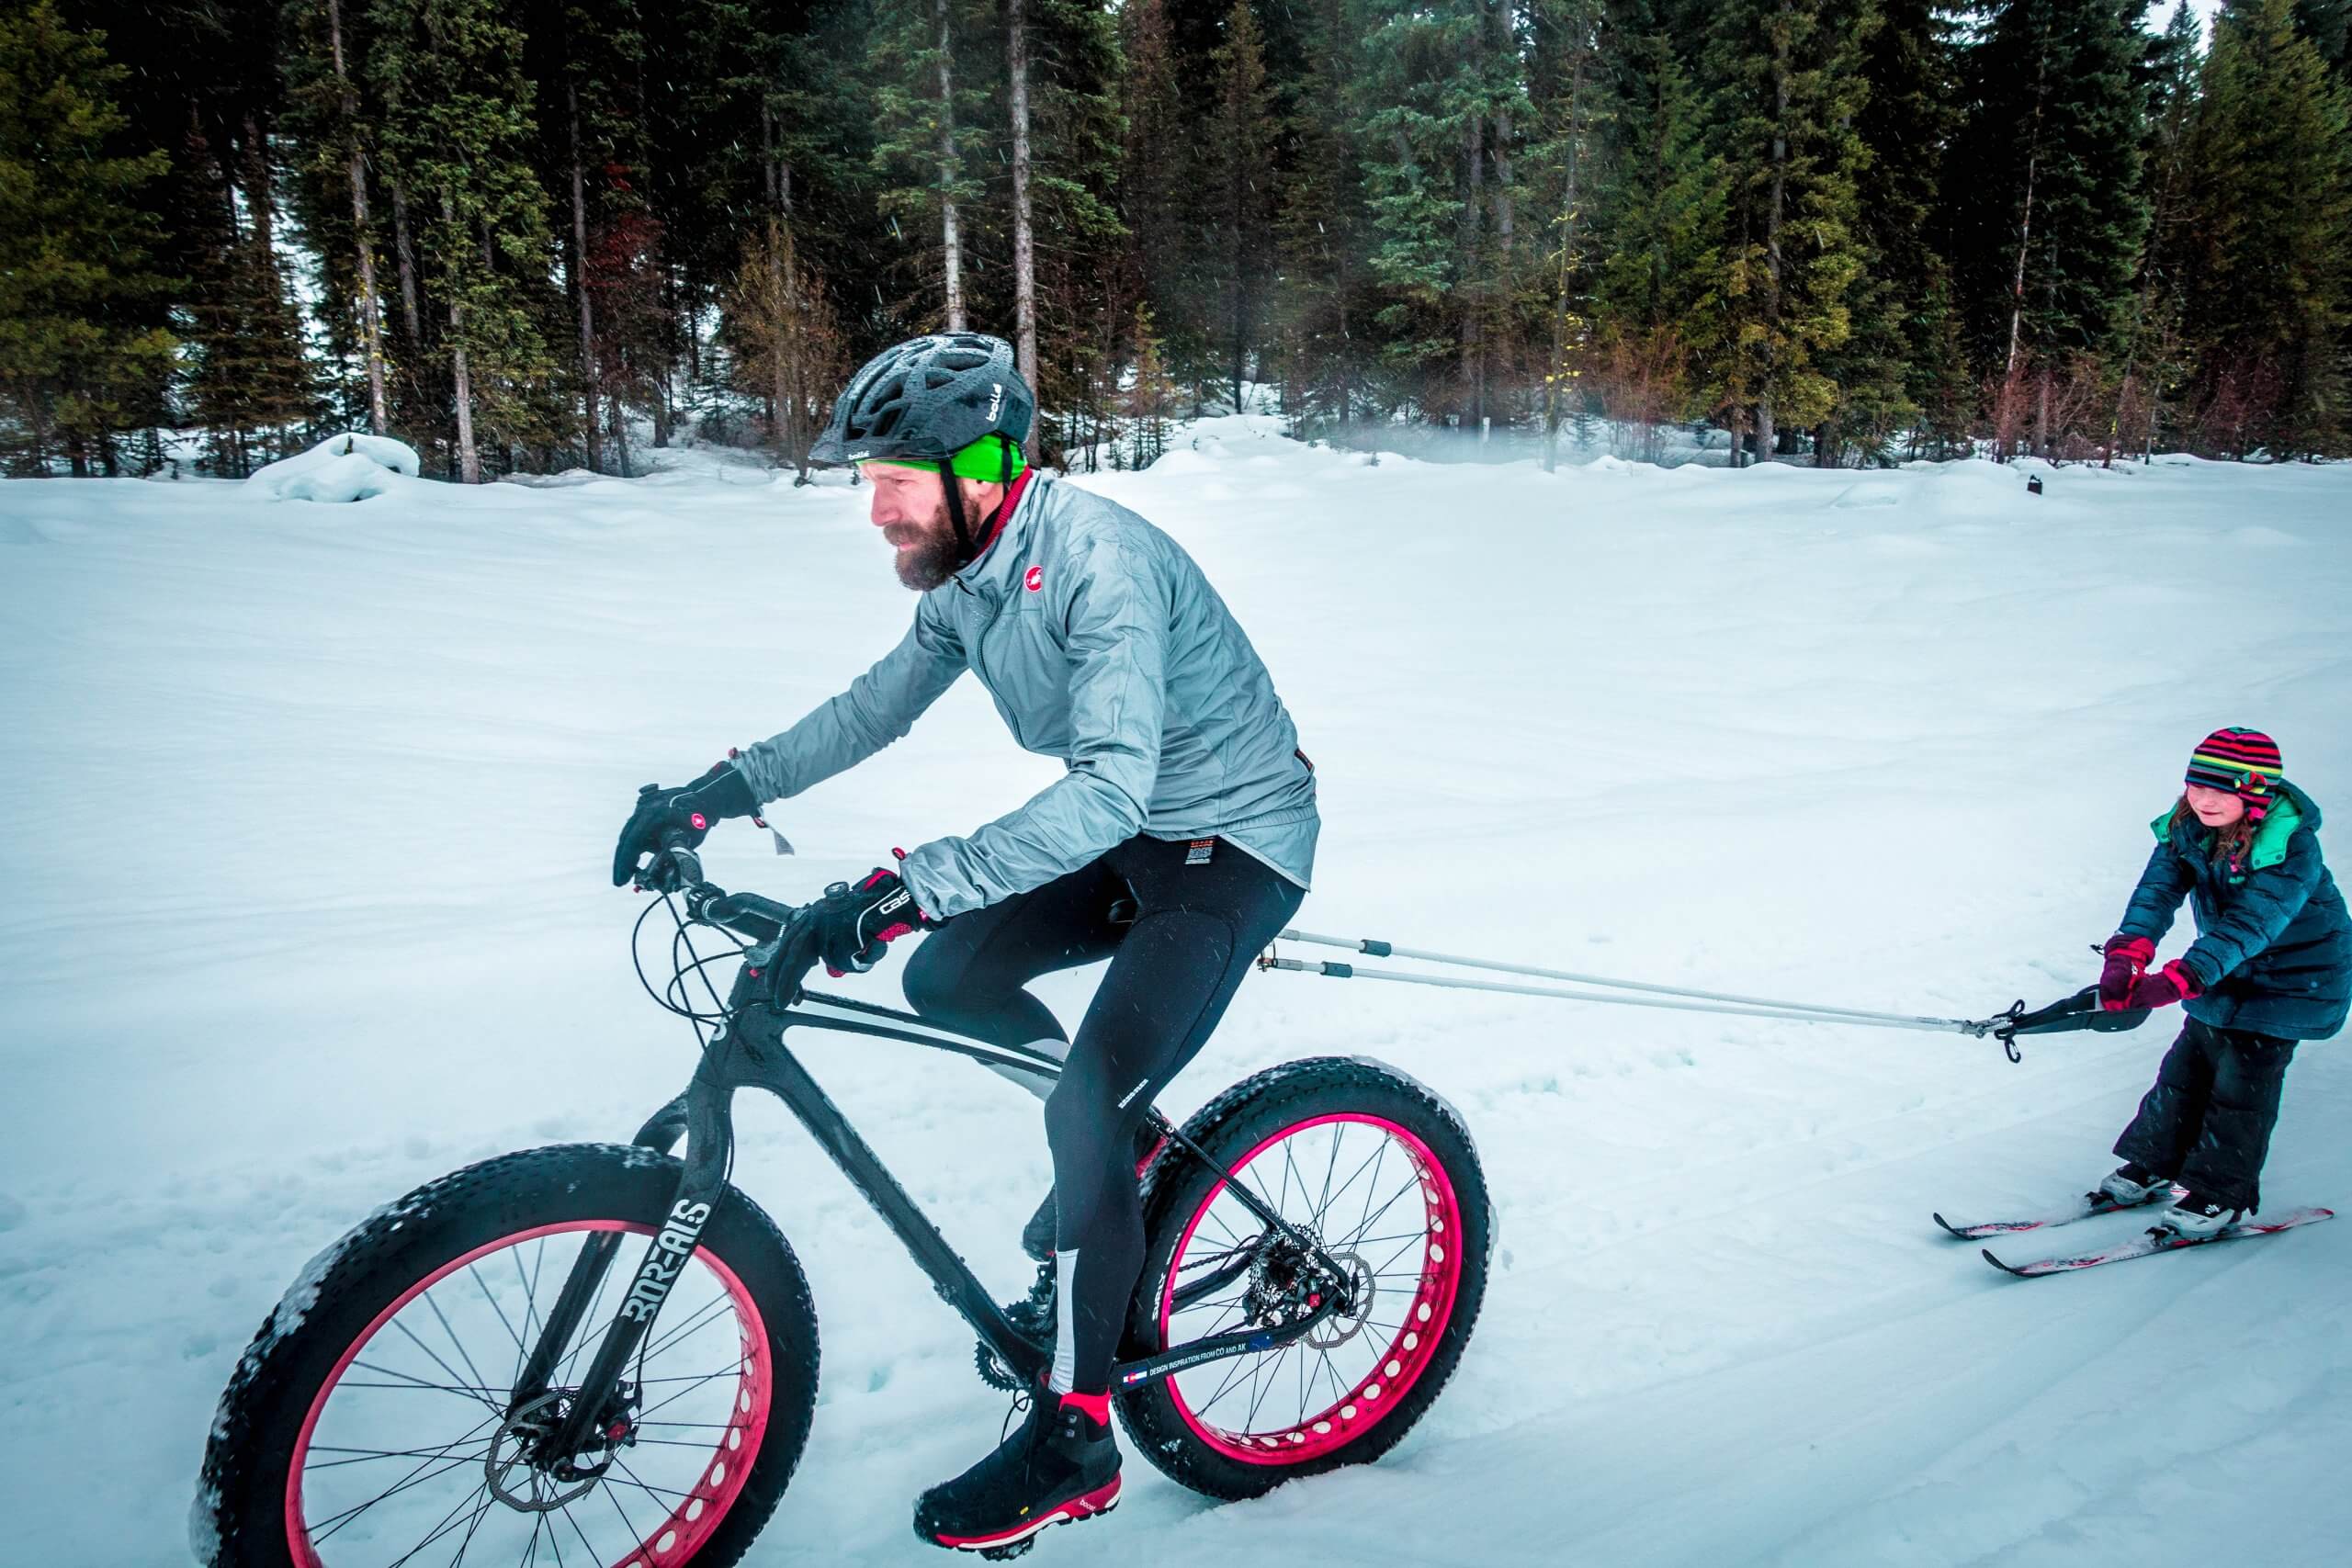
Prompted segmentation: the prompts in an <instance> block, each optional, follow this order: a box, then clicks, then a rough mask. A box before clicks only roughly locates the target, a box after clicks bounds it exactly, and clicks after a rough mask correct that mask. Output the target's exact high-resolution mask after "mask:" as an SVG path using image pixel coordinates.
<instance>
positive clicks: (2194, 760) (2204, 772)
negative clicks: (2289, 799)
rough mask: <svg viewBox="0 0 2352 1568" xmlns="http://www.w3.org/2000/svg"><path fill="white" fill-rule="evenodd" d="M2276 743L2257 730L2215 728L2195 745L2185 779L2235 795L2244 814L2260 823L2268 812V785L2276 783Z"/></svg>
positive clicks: (2277, 763) (2277, 764)
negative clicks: (2242, 806) (2240, 801)
mask: <svg viewBox="0 0 2352 1568" xmlns="http://www.w3.org/2000/svg"><path fill="white" fill-rule="evenodd" d="M2278 772H2279V762H2278V742H2277V741H2276V740H2273V739H2270V737H2268V736H2267V735H2265V734H2263V733H2262V731H2260V730H2258V729H2217V730H2215V731H2213V733H2212V734H2211V735H2209V736H2207V737H2206V738H2205V739H2202V740H2200V741H2199V742H2198V743H2197V750H2196V751H2195V752H2194V753H2193V754H2192V755H2191V756H2190V757H2189V759H2188V783H2190V784H2202V785H2204V786H2205V787H2206V788H2207V789H2226V790H2234V791H2236V792H2237V797H2238V798H2239V799H2240V800H2243V801H2245V814H2246V815H2247V816H2248V817H2251V818H2254V819H2255V820H2256V821H2257V822H2258V821H2260V820H2261V819H2262V818H2263V817H2264V815H2265V814H2267V812H2268V811H2269V809H2270V790H2271V786H2272V785H2274V784H2277V783H2278Z"/></svg>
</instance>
